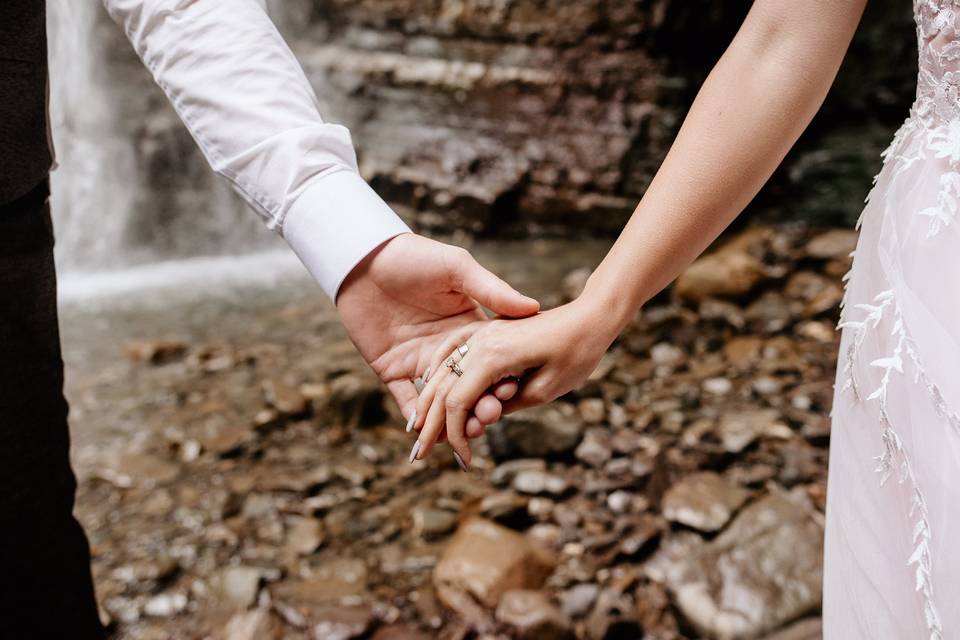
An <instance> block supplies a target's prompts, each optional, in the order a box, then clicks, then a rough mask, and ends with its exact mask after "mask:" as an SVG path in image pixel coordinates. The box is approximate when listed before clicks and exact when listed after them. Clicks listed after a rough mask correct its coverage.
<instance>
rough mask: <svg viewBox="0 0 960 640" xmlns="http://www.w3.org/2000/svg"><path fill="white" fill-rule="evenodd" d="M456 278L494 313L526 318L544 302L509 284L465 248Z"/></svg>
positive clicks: (465, 292) (469, 293) (470, 293)
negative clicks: (483, 265)
mask: <svg viewBox="0 0 960 640" xmlns="http://www.w3.org/2000/svg"><path fill="white" fill-rule="evenodd" d="M453 268H454V269H455V270H456V273H455V276H454V281H455V282H459V283H460V291H461V293H464V294H466V295H468V296H470V297H471V298H473V299H474V300H476V301H477V302H479V303H480V304H482V305H483V306H485V307H487V308H488V309H490V310H491V311H493V312H494V313H498V314H501V315H504V316H509V317H512V318H525V317H526V316H531V315H533V314H535V313H537V312H538V311H539V310H540V303H539V302H537V301H536V300H534V299H533V298H530V297H528V296H525V295H523V294H522V293H520V292H518V291H517V290H515V289H514V288H513V287H511V286H510V285H509V284H507V283H506V282H504V281H503V280H501V279H500V278H498V277H497V276H495V275H494V274H493V273H491V272H490V271H487V270H486V269H484V268H483V267H482V266H480V263H479V262H477V261H476V260H474V258H473V256H471V255H470V253H469V252H467V251H464V252H463V253H462V254H460V257H459V258H458V259H457V261H456V263H455V266H454V267H453Z"/></svg>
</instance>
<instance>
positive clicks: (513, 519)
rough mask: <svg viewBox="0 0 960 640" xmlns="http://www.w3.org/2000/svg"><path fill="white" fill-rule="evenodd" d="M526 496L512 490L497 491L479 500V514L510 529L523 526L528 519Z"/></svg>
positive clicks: (527, 500)
mask: <svg viewBox="0 0 960 640" xmlns="http://www.w3.org/2000/svg"><path fill="white" fill-rule="evenodd" d="M528 502H529V499H528V498H525V497H523V496H519V495H517V494H516V493H514V492H512V491H498V492H497V493H491V494H490V495H488V496H486V497H484V499H483V500H482V501H481V502H480V515H482V516H483V517H484V518H487V519H488V520H494V521H496V522H499V523H500V524H502V525H505V526H507V527H510V528H511V529H518V528H523V526H525V525H526V524H528V521H529V517H528V516H529V512H528V511H527V504H528Z"/></svg>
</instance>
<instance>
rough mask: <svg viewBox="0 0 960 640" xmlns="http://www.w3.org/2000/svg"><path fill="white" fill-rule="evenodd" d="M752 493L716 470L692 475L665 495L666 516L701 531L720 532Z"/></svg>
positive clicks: (664, 511) (664, 510) (664, 509)
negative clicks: (715, 471)
mask: <svg viewBox="0 0 960 640" xmlns="http://www.w3.org/2000/svg"><path fill="white" fill-rule="evenodd" d="M748 495H749V494H748V493H747V492H746V491H744V490H743V489H741V488H740V487H738V486H737V485H735V484H732V483H731V482H729V481H728V480H726V479H725V478H724V477H723V476H720V475H718V474H716V473H714V472H712V471H704V472H701V473H693V474H690V475H688V476H686V477H684V478H683V479H681V480H680V481H679V482H677V483H676V484H674V485H673V486H672V487H670V488H669V489H667V492H666V493H665V494H664V495H663V501H662V509H663V517H665V518H666V519H667V520H671V521H673V522H679V523H680V524H684V525H687V526H688V527H693V528H694V529H697V530H699V531H706V532H712V531H719V530H720V529H722V528H723V526H724V525H725V524H727V522H728V521H729V520H730V518H731V517H732V516H733V514H734V512H736V510H737V509H739V508H740V506H741V505H742V504H743V503H744V502H745V501H746V499H747V497H748Z"/></svg>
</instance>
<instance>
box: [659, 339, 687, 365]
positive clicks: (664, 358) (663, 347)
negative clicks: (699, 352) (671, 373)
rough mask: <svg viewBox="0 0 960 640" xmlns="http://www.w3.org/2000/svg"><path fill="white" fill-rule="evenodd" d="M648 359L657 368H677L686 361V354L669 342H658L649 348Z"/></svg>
mask: <svg viewBox="0 0 960 640" xmlns="http://www.w3.org/2000/svg"><path fill="white" fill-rule="evenodd" d="M650 359H651V360H653V362H654V364H656V365H658V366H667V367H678V366H680V365H682V364H683V363H684V362H685V361H686V359H687V353H686V351H684V350H683V349H681V348H680V347H677V346H675V345H672V344H670V343H669V342H659V343H657V344H655V345H653V346H652V347H650Z"/></svg>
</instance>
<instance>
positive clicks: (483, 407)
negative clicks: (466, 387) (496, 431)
mask: <svg viewBox="0 0 960 640" xmlns="http://www.w3.org/2000/svg"><path fill="white" fill-rule="evenodd" d="M502 411H503V405H502V404H501V403H500V401H499V400H498V399H497V398H495V397H494V396H493V395H491V394H489V393H488V394H486V395H484V396H483V397H481V398H480V399H479V400H477V405H476V406H475V407H474V408H473V415H474V417H475V418H476V419H477V420H478V421H479V422H481V423H483V424H493V423H494V422H496V421H497V420H499V419H500V413H501V412H502Z"/></svg>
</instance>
